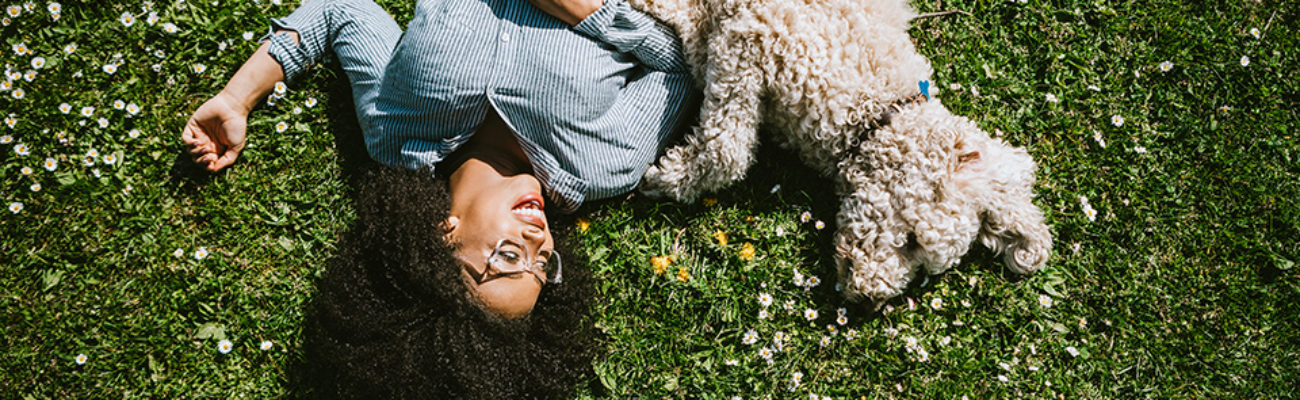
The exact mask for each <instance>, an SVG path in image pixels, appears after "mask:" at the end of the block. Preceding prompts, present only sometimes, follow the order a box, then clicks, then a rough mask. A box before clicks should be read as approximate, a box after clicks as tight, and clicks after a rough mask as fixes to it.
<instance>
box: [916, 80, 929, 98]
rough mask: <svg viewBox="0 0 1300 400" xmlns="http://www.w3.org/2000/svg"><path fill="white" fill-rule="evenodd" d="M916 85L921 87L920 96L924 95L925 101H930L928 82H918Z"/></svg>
mask: <svg viewBox="0 0 1300 400" xmlns="http://www.w3.org/2000/svg"><path fill="white" fill-rule="evenodd" d="M917 85H918V86H920V87H921V94H923V95H925V99H926V100H930V81H920V82H917Z"/></svg>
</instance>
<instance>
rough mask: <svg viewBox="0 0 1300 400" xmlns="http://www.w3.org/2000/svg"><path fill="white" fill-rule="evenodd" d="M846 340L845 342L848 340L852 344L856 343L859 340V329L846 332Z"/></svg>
mask: <svg viewBox="0 0 1300 400" xmlns="http://www.w3.org/2000/svg"><path fill="white" fill-rule="evenodd" d="M844 339H845V340H848V341H850V342H852V341H854V340H857V339H858V330H857V329H849V330H848V331H845V332H844Z"/></svg>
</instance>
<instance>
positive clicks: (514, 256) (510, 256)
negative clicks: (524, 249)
mask: <svg viewBox="0 0 1300 400" xmlns="http://www.w3.org/2000/svg"><path fill="white" fill-rule="evenodd" d="M501 258H503V259H505V260H506V262H509V263H511V264H516V263H518V262H519V259H520V257H519V253H515V252H513V251H503V252H501Z"/></svg>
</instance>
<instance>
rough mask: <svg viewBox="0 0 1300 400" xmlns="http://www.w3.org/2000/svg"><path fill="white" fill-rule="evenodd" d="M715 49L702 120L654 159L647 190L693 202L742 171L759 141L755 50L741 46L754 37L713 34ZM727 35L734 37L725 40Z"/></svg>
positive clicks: (759, 84) (644, 184) (758, 74)
mask: <svg viewBox="0 0 1300 400" xmlns="http://www.w3.org/2000/svg"><path fill="white" fill-rule="evenodd" d="M715 38H717V40H722V42H718V41H717V40H714V41H711V42H713V43H711V45H716V46H718V47H712V48H714V49H718V48H727V49H729V50H728V51H727V54H719V55H714V56H712V57H711V58H710V62H711V64H710V66H709V68H708V72H707V74H708V76H707V81H708V82H709V84H708V85H707V87H706V88H705V92H704V103H703V104H702V105H701V108H700V124H699V125H698V126H696V127H694V128H692V129H691V131H690V132H689V133H688V134H687V135H686V137H685V143H682V144H680V145H677V146H674V147H672V148H669V149H668V150H667V151H666V152H665V153H664V155H663V156H662V157H660V158H659V162H658V164H657V165H652V166H650V168H649V169H648V170H647V171H646V174H645V179H644V181H643V182H642V184H641V191H642V192H643V193H646V194H648V195H651V196H659V197H669V198H672V199H675V200H678V201H683V202H688V203H689V202H692V201H695V199H696V198H697V197H698V196H700V195H702V194H704V193H706V192H710V191H715V190H718V189H722V188H725V187H726V186H728V185H730V184H731V183H732V182H735V181H737V180H740V179H741V178H743V177H744V176H745V172H746V170H748V169H749V167H750V165H751V164H753V162H754V152H755V150H756V147H757V146H758V119H759V115H758V112H759V92H760V91H761V89H762V87H763V84H764V82H763V79H762V73H761V71H759V70H758V67H757V65H756V64H757V60H750V59H745V58H744V57H753V56H754V55H755V54H758V53H757V52H753V51H744V49H743V47H744V46H747V45H748V46H753V45H754V44H753V42H754V40H755V39H753V38H748V37H734V36H728V35H718V36H715ZM726 40H732V41H731V42H727V41H726Z"/></svg>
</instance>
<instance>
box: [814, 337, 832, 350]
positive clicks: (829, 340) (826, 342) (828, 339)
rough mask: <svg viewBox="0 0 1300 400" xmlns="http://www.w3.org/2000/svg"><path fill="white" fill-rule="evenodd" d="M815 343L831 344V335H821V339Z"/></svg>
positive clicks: (823, 345) (824, 345)
mask: <svg viewBox="0 0 1300 400" xmlns="http://www.w3.org/2000/svg"><path fill="white" fill-rule="evenodd" d="M817 344H819V345H821V346H822V347H826V346H830V345H831V337H830V336H822V339H821V340H818V341H817Z"/></svg>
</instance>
